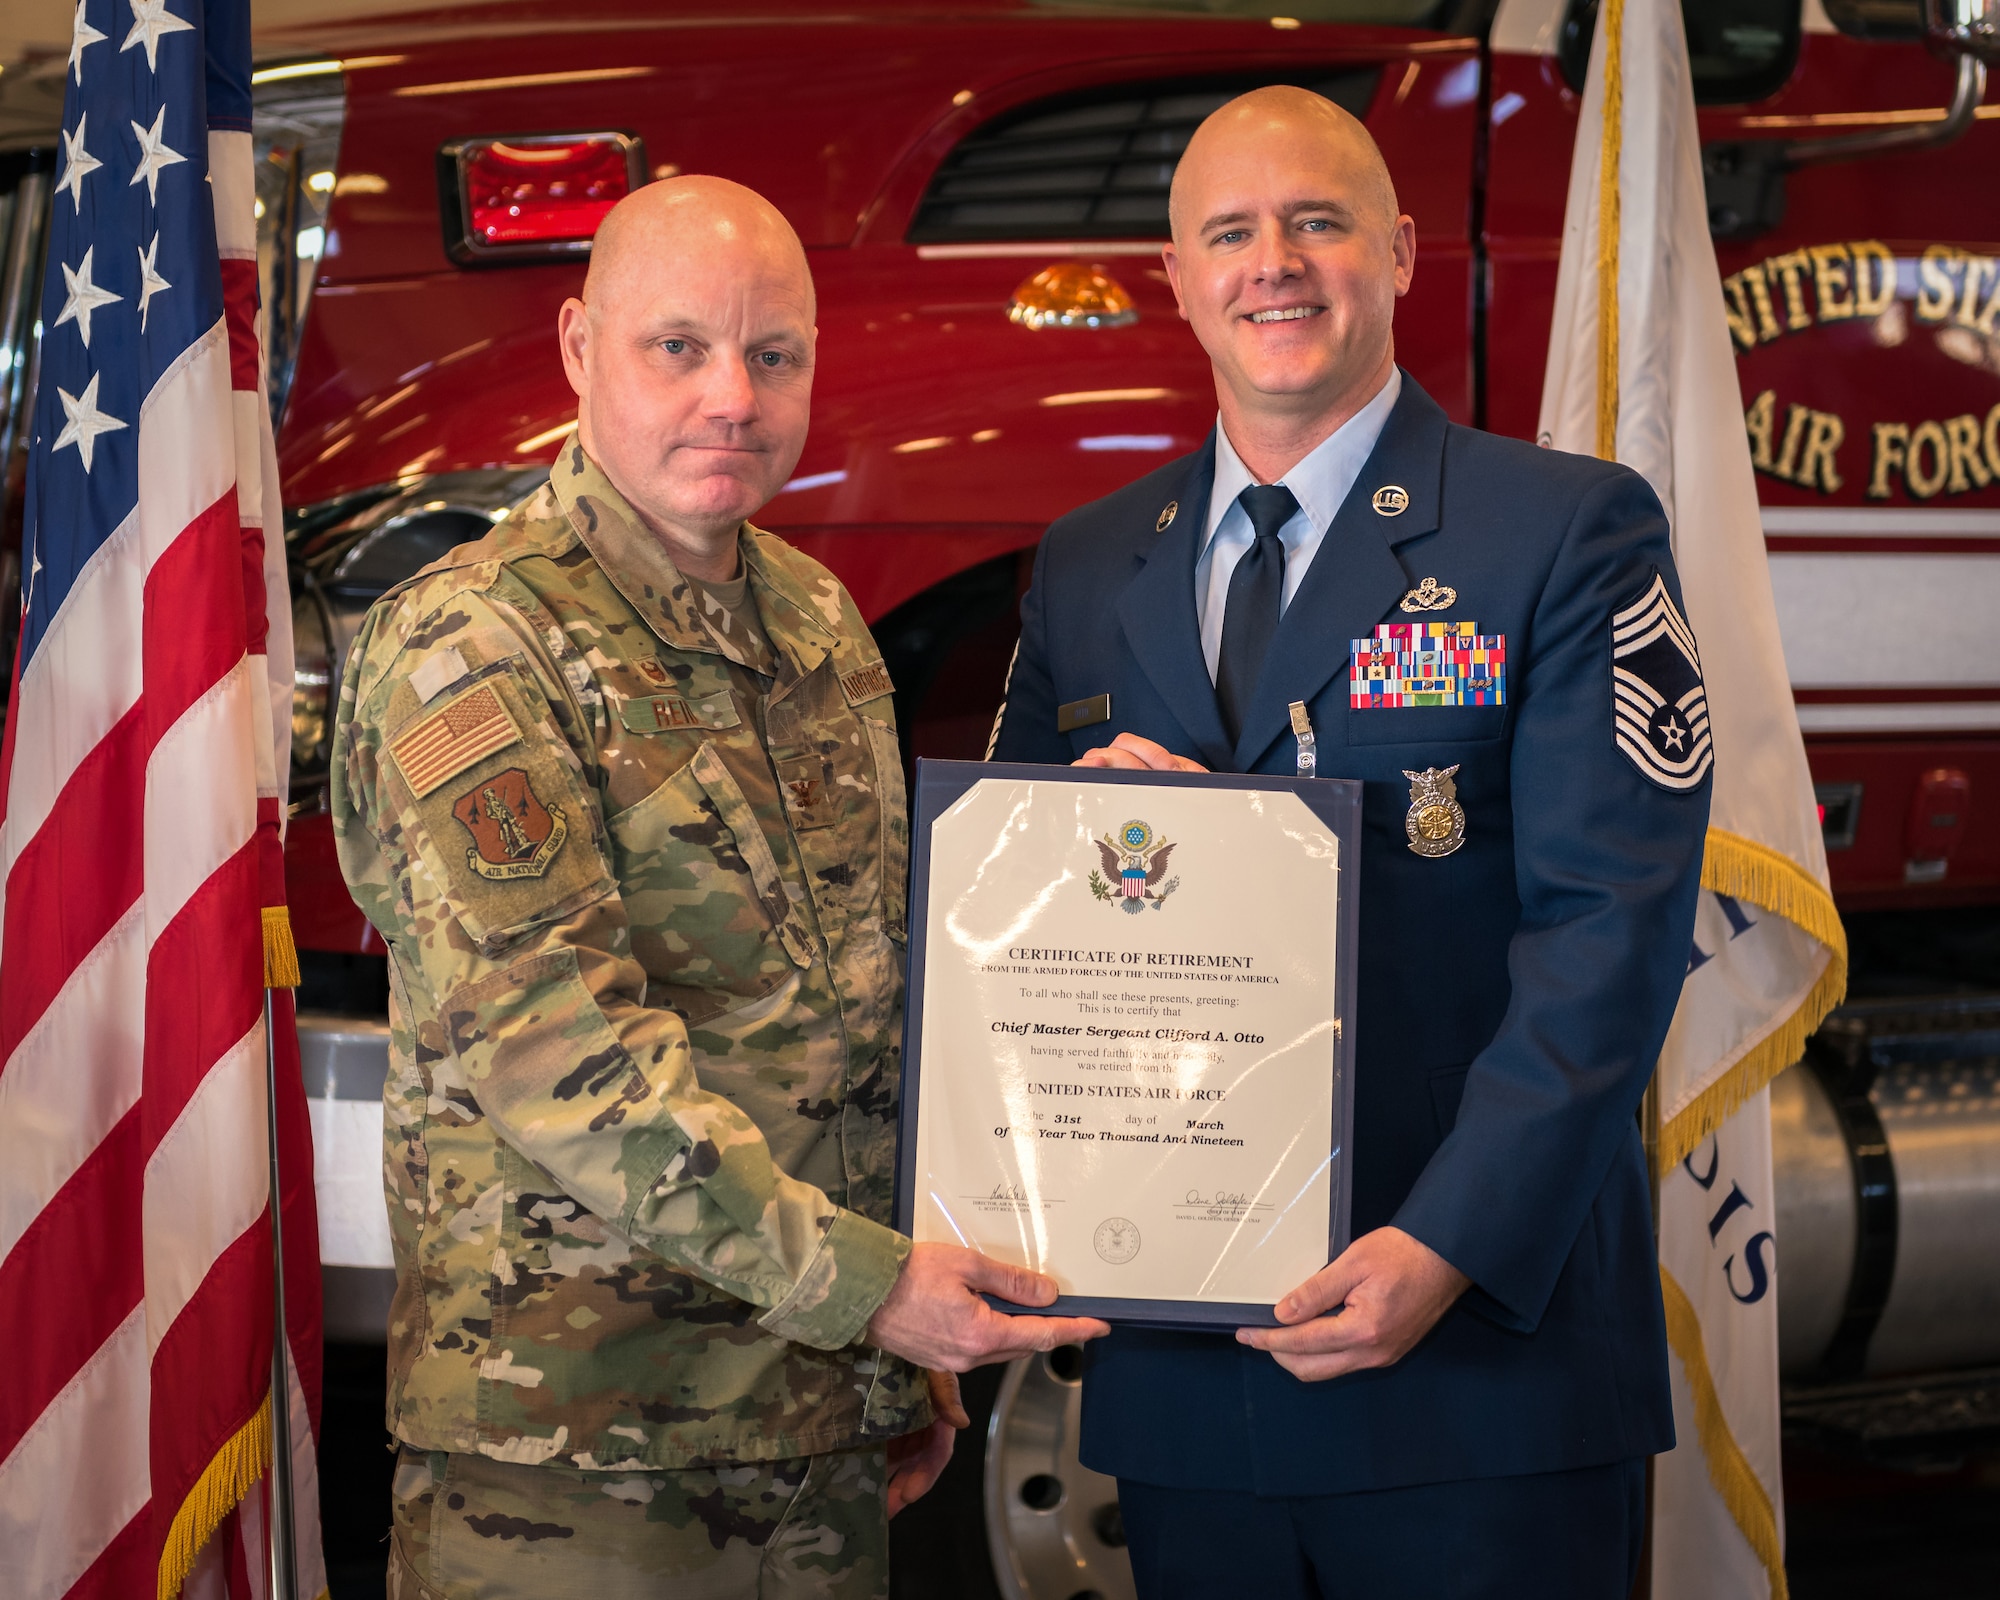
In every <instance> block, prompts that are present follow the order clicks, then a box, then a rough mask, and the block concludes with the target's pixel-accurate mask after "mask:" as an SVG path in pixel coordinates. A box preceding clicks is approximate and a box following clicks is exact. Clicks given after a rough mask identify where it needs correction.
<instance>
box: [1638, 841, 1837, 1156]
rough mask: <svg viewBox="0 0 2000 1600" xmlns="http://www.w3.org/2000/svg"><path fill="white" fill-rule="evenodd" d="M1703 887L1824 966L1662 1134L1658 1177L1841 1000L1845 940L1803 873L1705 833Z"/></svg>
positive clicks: (1764, 852)
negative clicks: (1780, 928) (1740, 904)
mask: <svg viewBox="0 0 2000 1600" xmlns="http://www.w3.org/2000/svg"><path fill="white" fill-rule="evenodd" d="M1701 886H1702V887H1703V888H1704V889H1708V890H1712V891H1713V892H1714V893H1716V894H1726V895H1728V896H1729V897H1730V898H1731V899H1733V900H1747V901H1748V902H1749V903H1750V904H1751V905H1753V906H1757V907H1758V908H1760V909H1761V910H1764V911H1768V912H1770V913H1771V914H1772V915H1774V916H1779V917H1783V918H1784V919H1785V920H1786V921H1787V922H1789V923H1791V924H1792V925H1793V926H1794V927H1796V928H1798V929H1799V930H1801V931H1802V932H1804V933H1806V934H1808V935H1810V936H1811V937H1812V938H1814V939H1817V940H1818V941H1819V942H1820V943H1821V944H1823V945H1825V946H1826V948H1827V963H1826V966H1825V968H1824V969H1823V970H1822V971H1821V973H1820V975H1819V981H1818V982H1817V983H1815V984H1814V985H1813V986H1812V989H1811V991H1810V992H1809V993H1808V994H1807V995H1806V997H1805V999H1804V1001H1803V1002H1801V1003H1800V1005H1799V1007H1798V1009H1797V1010H1795V1011H1794V1012H1793V1013H1792V1014H1791V1015H1790V1016H1789V1017H1787V1018H1785V1020H1784V1021H1782V1022H1780V1023H1779V1024H1778V1026H1777V1027H1775V1028H1773V1029H1772V1030H1771V1031H1770V1032H1769V1033H1767V1034H1765V1035H1764V1037H1763V1038H1761V1039H1759V1040H1758V1041H1757V1042H1756V1043H1755V1044H1754V1045H1752V1046H1751V1047H1750V1048H1749V1049H1748V1050H1747V1051H1745V1052H1744V1054H1743V1055H1742V1057H1741V1058H1740V1059H1738V1060H1736V1061H1734V1062H1732V1063H1731V1064H1730V1066H1729V1068H1728V1069H1727V1070H1726V1071H1724V1072H1723V1073H1722V1074H1721V1075H1720V1076H1718V1077H1717V1078H1716V1080H1715V1082H1713V1083H1711V1084H1710V1085H1709V1086H1708V1087H1707V1088H1706V1089H1704V1090H1702V1091H1701V1093H1700V1094H1698V1095H1696V1096H1695V1097H1694V1099H1692V1100H1690V1101H1689V1102H1688V1103H1687V1104H1686V1105H1685V1106H1683V1107H1681V1109H1680V1110H1678V1111H1676V1112H1675V1113H1674V1114H1673V1115H1672V1116H1671V1117H1669V1118H1668V1119H1667V1120H1666V1124H1665V1126H1663V1127H1662V1128H1661V1129H1660V1142H1659V1154H1658V1156H1657V1157H1656V1158H1655V1159H1656V1161H1657V1163H1658V1165H1657V1167H1656V1169H1655V1170H1657V1171H1658V1172H1660V1173H1663V1174H1664V1173H1666V1172H1669V1171H1671V1170H1672V1169H1673V1168H1674V1167H1675V1166H1676V1165H1678V1164H1679V1163H1680V1162H1682V1161H1685V1160H1686V1159H1687V1158H1688V1156H1689V1155H1690V1154H1691V1153H1692V1152H1693V1151H1694V1150H1695V1148H1696V1147H1697V1146H1698V1145H1700V1143H1701V1142H1702V1140H1704V1139H1706V1138H1707V1137H1708V1136H1709V1135H1710V1134H1711V1133H1713V1132H1714V1131H1715V1130H1716V1129H1717V1128H1719V1127H1721V1126H1722V1124H1723V1123H1725V1122H1727V1121H1728V1120H1729V1119H1730V1118H1731V1117H1732V1116H1734V1115H1735V1114H1736V1112H1737V1110H1738V1108H1740V1107H1741V1106H1742V1105H1743V1103H1744V1102H1745V1101H1746V1100H1749V1099H1751V1098H1752V1097H1753V1096H1755V1095H1757V1094H1760V1093H1762V1092H1763V1089H1764V1087H1765V1085H1767V1084H1768V1083H1770V1081H1771V1080H1772V1079H1773V1078H1775V1077H1776V1076H1777V1075H1778V1074H1779V1073H1781V1072H1783V1071H1784V1070H1785V1068H1787V1067H1789V1066H1790V1065H1791V1064H1792V1063H1793V1062H1794V1061H1796V1060H1798V1059H1799V1057H1800V1056H1801V1055H1802V1054H1804V1052H1805V1047H1806V1038H1807V1036H1808V1035H1809V1034H1811V1032H1812V1031H1813V1029H1815V1028H1817V1027H1818V1026H1819V1025H1820V1022H1821V1021H1822V1020H1823V1019H1824V1018H1825V1016H1826V1014H1827V1013H1828V1012H1829V1011H1831V1010H1832V1009H1833V1008H1834V1007H1835V1006H1837V1005H1839V1004H1840V1002H1841V1000H1842V998H1843V997H1844V996H1845V995H1846V993H1847V934H1846V932H1845V930H1844V929H1842V927H1841V925H1840V913H1839V912H1837V911H1836V910H1834V908H1833V896H1832V895H1830V894H1828V893H1827V892H1826V890H1825V889H1824V888H1822V887H1821V886H1820V885H1819V884H1818V883H1817V882H1816V881H1815V880H1814V879H1813V878H1812V877H1810V876H1809V875H1808V874H1807V873H1806V872H1805V870H1804V869H1803V868H1801V867H1800V866H1799V865H1798V864H1797V863H1796V862H1794V861H1793V860H1792V859H1791V858H1790V857H1788V856H1782V855H1780V854H1779V853H1778V852H1777V851H1775V850H1773V849H1771V848H1770V847H1769V846H1767V845H1761V844H1758V843H1757V842H1756V841H1755V840H1754V839H1746V838H1744V837H1743V836H1742V835H1741V834H1735V833H1728V832H1726V831H1724V830H1723V829H1721V828H1710V829H1709V830H1708V841H1707V848H1706V849H1705V850H1704V851H1703V853H1702V858H1701Z"/></svg>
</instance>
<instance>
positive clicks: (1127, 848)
mask: <svg viewBox="0 0 2000 1600" xmlns="http://www.w3.org/2000/svg"><path fill="white" fill-rule="evenodd" d="M1091 842H1092V843H1093V844H1095V845H1096V846H1097V858H1098V860H1099V861H1100V862H1101V863H1102V865H1103V868H1104V870H1103V871H1102V872H1100V871H1098V870H1097V869H1096V868H1095V867H1093V868H1092V869H1091V872H1090V878H1089V885H1090V892H1091V894H1092V895H1094V896H1095V897H1096V898H1097V899H1099V900H1102V901H1104V902H1105V903H1106V904H1107V905H1115V906H1117V907H1118V909H1119V910H1121V911H1129V912H1131V913H1133V914H1134V915H1137V914H1138V913H1139V912H1141V911H1144V910H1145V909H1146V907H1148V906H1151V907H1152V908H1153V909H1154V910H1155V911H1157V910H1159V909H1160V907H1161V906H1162V905H1164V904H1165V903H1166V898H1167V896H1168V895H1170V894H1172V893H1173V892H1174V891H1175V890H1176V889H1178V888H1179V887H1180V886H1181V880H1180V879H1179V878H1168V877H1167V860H1168V858H1169V857H1170V856H1172V855H1173V853H1174V846H1173V845H1172V844H1170V843H1169V842H1168V841H1166V840H1165V839H1159V838H1156V837H1155V836H1154V833H1153V830H1152V827H1151V826H1150V825H1149V824H1147V823H1144V822H1138V821H1133V822H1128V823H1125V824H1124V825H1123V826H1122V827H1120V828H1119V829H1118V831H1117V832H1115V833H1107V834H1106V835H1105V836H1104V837H1103V838H1102V839H1094V840H1092V841H1091ZM1162 879H1165V880H1166V881H1165V882H1162V881H1161V880H1162Z"/></svg>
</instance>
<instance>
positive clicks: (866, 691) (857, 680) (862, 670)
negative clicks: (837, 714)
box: [840, 661, 896, 706]
mask: <svg viewBox="0 0 2000 1600" xmlns="http://www.w3.org/2000/svg"><path fill="white" fill-rule="evenodd" d="M895 687H896V686H895V685H894V684H893V683H891V682H890V681H889V669H888V668H887V667H885V666H883V665H882V663H881V662H879V661H876V662H873V663H871V664H870V665H868V666H865V667H856V668H855V669H854V670H853V671H852V672H843V673H842V674H841V675H840V692H841V693H842V694H844V695H846V696H847V703H848V704H849V705H851V706H858V705H860V704H861V702H862V701H864V700H879V699H880V698H881V697H882V696H883V695H885V694H887V693H889V692H890V691H891V690H892V689H894V688H895Z"/></svg>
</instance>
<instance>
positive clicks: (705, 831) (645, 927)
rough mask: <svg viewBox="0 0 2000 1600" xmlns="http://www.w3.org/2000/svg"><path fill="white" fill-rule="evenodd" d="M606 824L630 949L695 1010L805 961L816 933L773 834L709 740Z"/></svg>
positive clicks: (752, 990)
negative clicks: (789, 887)
mask: <svg viewBox="0 0 2000 1600" xmlns="http://www.w3.org/2000/svg"><path fill="white" fill-rule="evenodd" d="M606 829H607V831H608V832H609V833H610V835H611V845H612V850H613V852H614V854H615V856H616V859H617V866H618V879H619V884H620V888H621V890H622V893H623V896H624V901H625V909H626V913H627V916H628V918H629V919H630V923H631V932H632V953H633V955H634V956H636V957H637V958H638V960H639V962H640V964H641V965H643V966H644V967H645V969H646V975H647V977H648V978H649V979H650V980H652V984H653V985H658V986H663V987H664V989H665V991H666V993H665V999H666V1001H667V1003H668V1004H670V1005H672V1006H673V1007H674V1008H675V1009H676V1010H678V1011H681V1012H683V1013H685V1014H686V1015H687V1016H688V1018H689V1020H690V1021H701V1020H703V1019H705V1018H707V1017H712V1016H716V1015H718V1014H720V1013H721V1012H723V1011H726V1010H729V1009H730V1008H732V1007H734V1006H737V1005H740V1004H742V1003H743V1002H744V1001H746V1000H753V999H756V998H758V997H759V996H761V995H765V994H769V993H770V992H771V990H773V989H775V988H776V987H777V986H778V985H779V984H780V983H783V982H784V981H785V980H786V979H787V978H789V977H790V976H791V975H792V974H793V973H794V972H795V971H797V970H799V969H800V968H803V967H809V966H811V965H812V962H813V957H814V949H813V942H812V936H811V935H810V934H809V933H808V932H807V931H806V928H805V925H804V923H803V922H802V921H801V920H800V918H799V914H798V912H797V910H796V909H795V908H794V907H793V905H792V902H791V897H790V895H789V894H787V893H786V890H785V883H784V880H783V878H781V877H780V876H779V873H778V864H777V860H776V858H775V857H773V856H772V854H771V845H770V841H769V840H767V839H766V838H765V837H764V830H763V828H762V826H761V825H760V824H759V823H758V821H757V816H756V813H755V811H753V810H752V809H751V806H750V803H749V801H748V800H747V799H745V798H744V795H743V790H742V789H741V787H740V786H739V785H738V784H737V782H736V780H735V778H734V777H732V776H731V775H730V772H729V768H728V767H727V766H726V765H725V764H724V762H723V760H722V757H721V756H720V755H718V754H717V753H716V751H715V748H714V746H713V745H711V744H708V743H706V742H704V743H703V744H702V745H701V747H700V748H699V749H698V750H696V751H695V753H694V757H693V759H692V760H690V761H689V762H688V764H687V765H686V766H684V767H682V768H681V769H680V770H679V771H677V772H675V773H674V774H673V775H672V776H671V777H669V778H667V779H666V780H665V781H664V782H663V783H661V785H660V786H659V787H658V788H657V789H655V790H654V791H653V792H652V793H651V794H649V795H647V796H646V798H645V799H643V800H641V801H639V802H638V803H637V804H636V805H632V806H628V807H626V808H625V810H623V811H620V812H618V813H617V814H616V815H615V816H612V817H610V818H609V819H608V820H607V822H606Z"/></svg>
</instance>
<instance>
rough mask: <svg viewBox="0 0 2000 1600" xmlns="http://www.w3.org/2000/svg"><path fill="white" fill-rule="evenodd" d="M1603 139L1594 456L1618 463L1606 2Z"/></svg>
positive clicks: (1611, 94)
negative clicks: (1595, 445) (1595, 443)
mask: <svg viewBox="0 0 2000 1600" xmlns="http://www.w3.org/2000/svg"><path fill="white" fill-rule="evenodd" d="M1597 25H1598V26H1599V27H1600V28H1602V29H1604V137H1603V141H1602V142H1601V143H1600V144H1599V146H1598V156H1597V455H1598V459H1599V460H1601V461H1616V460H1617V459H1618V226H1619V210H1618V164H1619V160H1620V158H1621V155H1622V152H1623V148H1624V142H1625V0H1608V3H1607V4H1606V5H1605V7H1604V13H1603V16H1602V17H1601V18H1600V19H1599V21H1598V24H1597Z"/></svg>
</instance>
